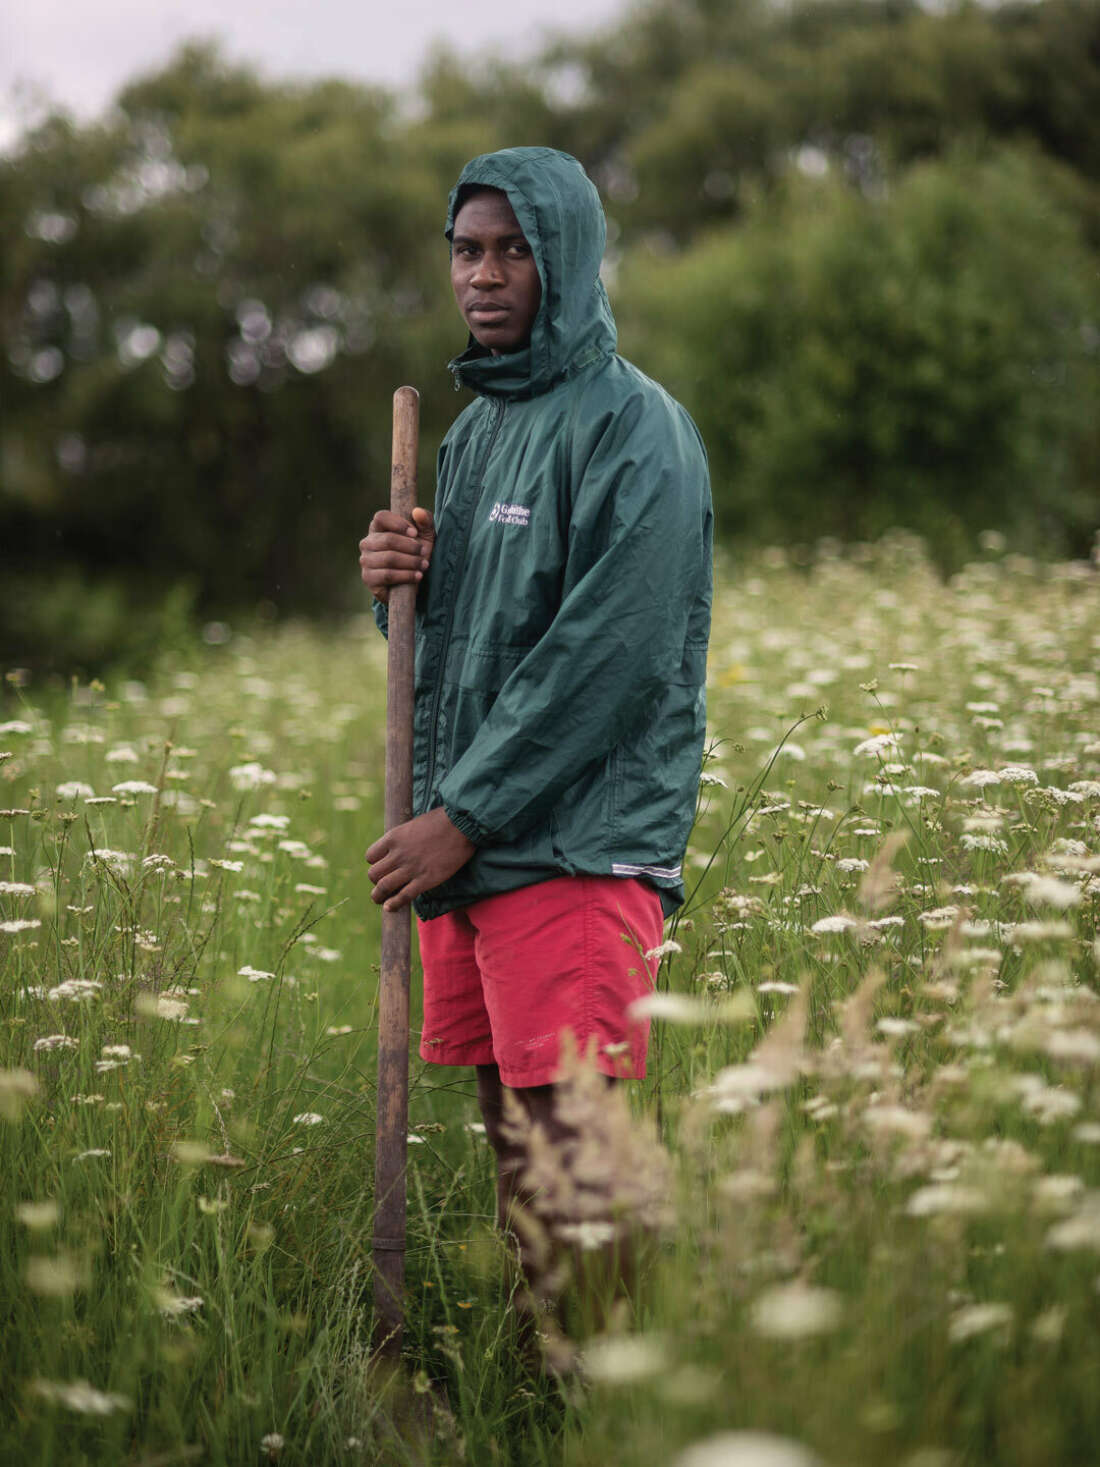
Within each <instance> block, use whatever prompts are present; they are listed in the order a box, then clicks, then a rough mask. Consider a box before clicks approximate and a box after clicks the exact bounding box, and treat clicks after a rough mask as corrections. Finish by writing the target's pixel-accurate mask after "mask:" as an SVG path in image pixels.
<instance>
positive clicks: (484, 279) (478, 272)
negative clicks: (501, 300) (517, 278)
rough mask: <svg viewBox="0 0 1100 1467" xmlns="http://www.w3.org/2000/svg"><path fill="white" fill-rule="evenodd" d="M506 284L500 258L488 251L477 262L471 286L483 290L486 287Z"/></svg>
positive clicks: (471, 278)
mask: <svg viewBox="0 0 1100 1467" xmlns="http://www.w3.org/2000/svg"><path fill="white" fill-rule="evenodd" d="M503 282H504V271H503V269H502V268H501V263H500V260H499V259H498V257H497V256H496V255H495V254H493V253H492V252H491V251H490V250H486V251H485V253H484V254H483V255H482V256H481V257H480V259H479V260H478V262H477V267H476V269H475V270H474V273H473V274H472V275H471V276H470V284H471V285H473V286H476V287H478V288H481V287H483V286H486V285H502V284H503Z"/></svg>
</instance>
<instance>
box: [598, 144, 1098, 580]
mask: <svg viewBox="0 0 1100 1467" xmlns="http://www.w3.org/2000/svg"><path fill="white" fill-rule="evenodd" d="M1048 167H1049V165H1048ZM1044 176H1045V170H1042V169H1040V168H1039V167H1038V166H1037V165H1036V164H1035V162H1034V161H1033V160H1032V159H1030V158H1028V157H1024V156H1019V155H1014V154H1003V155H1000V156H998V157H996V158H994V159H992V160H986V161H983V162H976V161H974V160H973V159H971V158H966V157H961V158H952V159H949V160H944V161H938V162H935V163H929V164H924V165H921V166H919V167H915V168H913V169H912V170H910V171H909V172H908V173H907V174H906V175H905V176H904V177H903V179H902V180H901V182H900V183H899V185H898V187H897V188H896V190H894V191H891V192H890V193H888V194H887V196H886V197H885V198H883V199H867V198H864V197H861V196H860V195H859V194H858V193H856V192H854V191H853V190H851V189H849V188H848V187H846V186H845V185H844V184H843V183H840V182H838V181H836V180H834V179H831V178H824V179H820V180H807V179H800V180H797V181H795V180H791V181H789V182H788V185H787V186H786V187H785V188H784V190H783V191H782V194H781V195H777V196H776V197H775V198H773V200H772V202H771V203H770V205H769V206H768V207H767V208H764V209H761V210H759V211H758V212H757V213H755V214H754V215H753V216H752V218H751V219H749V220H748V221H747V222H746V223H745V224H744V226H743V227H742V228H740V229H738V230H735V231H733V230H727V231H723V232H721V233H717V234H715V235H713V236H711V237H709V238H707V239H705V240H703V241H701V242H700V243H699V244H697V245H695V246H693V247H692V248H691V249H689V250H687V251H685V252H683V253H682V254H680V255H678V256H677V255H670V254H664V255H662V254H660V253H656V254H654V253H652V252H651V253H650V255H649V257H648V258H646V257H645V256H644V255H643V254H640V253H639V254H638V255H636V256H635V257H634V258H633V259H632V261H631V264H630V267H629V268H628V269H627V270H626V271H625V272H624V275H623V277H622V280H621V288H620V298H621V304H622V309H621V310H620V319H621V322H622V325H623V327H624V330H623V336H624V339H625V340H624V344H625V346H626V349H627V350H628V351H629V353H630V354H631V355H633V356H634V357H635V358H636V360H637V361H638V362H639V363H640V364H642V365H643V366H645V367H646V368H647V369H648V370H650V371H652V372H653V374H654V375H655V376H656V377H658V378H659V379H660V380H661V381H662V382H665V383H667V384H668V385H669V387H670V389H671V390H672V391H673V392H674V393H675V394H676V395H677V396H679V397H681V399H682V400H683V401H684V402H685V404H686V405H687V406H688V407H689V408H690V409H691V410H692V412H693V413H694V414H695V416H696V419H697V421H698V423H699V426H700V429H701V430H702V433H703V437H704V439H705V440H706V443H707V446H708V449H709V452H710V456H711V465H712V471H713V480H714V484H715V498H716V504H717V509H718V515H719V520H720V522H721V523H722V525H723V526H724V528H725V530H726V532H727V533H730V532H733V533H739V534H742V535H747V536H749V537H751V538H753V539H759V538H761V537H763V538H774V539H778V540H796V541H812V540H813V539H815V538H817V537H818V536H821V535H840V536H843V537H845V538H851V537H859V538H863V537H869V536H873V535H876V534H878V533H880V532H881V531H883V530H885V529H887V528H888V527H890V526H893V525H904V526H908V527H910V528H912V529H915V530H918V531H920V532H922V533H924V534H926V535H928V536H929V537H930V539H931V540H932V542H933V544H934V545H935V546H937V547H938V548H939V550H940V552H941V555H942V556H943V557H944V558H946V559H951V558H952V557H953V556H955V555H957V554H958V553H959V552H961V551H963V550H965V549H967V548H968V547H969V546H971V545H972V543H973V540H974V537H975V536H976V534H977V533H978V532H980V531H981V530H983V529H986V528H993V527H996V528H999V529H1007V530H1010V531H1011V532H1012V533H1014V534H1015V536H1016V537H1018V538H1019V539H1026V540H1027V542H1028V543H1029V544H1031V545H1032V546H1034V545H1036V544H1045V545H1048V546H1051V547H1056V548H1057V549H1059V550H1061V551H1074V552H1076V553H1078V554H1081V553H1086V552H1087V549H1088V545H1089V540H1090V537H1091V535H1092V533H1093V532H1094V530H1095V527H1096V523H1097V517H1098V516H1097V511H1098V507H1100V500H1098V496H1097V492H1096V485H1097V483H1098V481H1100V461H1098V453H1097V449H1098V440H1097V431H1096V415H1095V407H1096V403H1097V401H1098V393H1100V329H1098V324H1100V290H1098V289H1097V284H1096V276H1095V271H1094V269H1093V268H1092V265H1091V262H1090V258H1089V255H1088V252H1087V250H1086V248H1085V246H1084V244H1083V242H1082V240H1081V238H1080V229H1079V226H1078V225H1077V223H1076V221H1075V220H1074V218H1073V216H1072V215H1071V214H1070V213H1068V212H1067V211H1065V210H1064V209H1062V208H1060V207H1059V205H1058V204H1057V202H1056V201H1055V197H1054V196H1053V194H1052V192H1051V190H1050V189H1049V188H1048V187H1047V186H1046V184H1045V182H1044Z"/></svg>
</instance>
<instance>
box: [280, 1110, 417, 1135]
mask: <svg viewBox="0 0 1100 1467" xmlns="http://www.w3.org/2000/svg"><path fill="white" fill-rule="evenodd" d="M324 1119H325V1118H324V1116H323V1115H318V1113H317V1111H315V1110H303V1111H299V1113H298V1114H297V1115H296V1116H294V1117H293V1121H294V1124H295V1125H296V1126H319V1125H321V1124H322V1122H323V1121H324ZM416 1139H417V1140H418V1141H419V1140H421V1139H422V1138H421V1137H419V1136H417V1138H416Z"/></svg>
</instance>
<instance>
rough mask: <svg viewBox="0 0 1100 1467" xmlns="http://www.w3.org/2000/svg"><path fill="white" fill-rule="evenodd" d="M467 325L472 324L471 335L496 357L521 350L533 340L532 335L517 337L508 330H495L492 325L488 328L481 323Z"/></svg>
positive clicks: (479, 344)
mask: <svg viewBox="0 0 1100 1467" xmlns="http://www.w3.org/2000/svg"><path fill="white" fill-rule="evenodd" d="M467 325H469V326H470V335H471V336H472V337H473V338H474V340H475V341H476V342H477V344H478V346H483V347H484V348H485V350H486V351H488V352H491V353H492V354H493V356H495V357H500V356H506V355H507V353H508V352H513V351H520V350H522V348H523V347H525V346H526V345H527V343H528V342H529V341H530V340H531V337H530V335H527V336H521V337H515V336H512V335H510V334H509V333H508V332H507V331H496V330H493V328H492V327H490V328H489V329H488V330H486V329H485V327H484V326H483V325H481V324H480V323H478V324H477V325H476V326H475V325H470V323H469V322H467Z"/></svg>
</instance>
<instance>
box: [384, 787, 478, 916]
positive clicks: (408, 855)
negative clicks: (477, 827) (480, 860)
mask: <svg viewBox="0 0 1100 1467" xmlns="http://www.w3.org/2000/svg"><path fill="white" fill-rule="evenodd" d="M476 849H477V847H476V846H475V845H474V843H473V841H471V840H467V838H466V837H465V836H464V835H463V834H462V832H461V831H460V830H457V829H456V828H455V827H454V826H453V825H452V824H451V822H450V821H449V820H448V819H447V812H446V811H445V810H444V809H443V807H442V806H439V807H438V808H437V809H435V810H429V811H428V813H427V814H426V815H417V817H416V818H415V819H414V820H407V821H406V822H405V824H404V825H395V826H394V828H393V829H392V830H388V831H387V832H386V834H385V835H384V836H382V838H381V839H380V840H376V841H375V843H374V845H372V846H371V847H370V849H369V850H368V851H367V860H368V861H369V862H370V870H369V872H368V875H369V876H370V880H371V885H372V886H373V887H374V891H373V892H372V893H371V899H372V900H373V901H376V902H378V903H379V905H380V906H381V907H382V908H383V909H384V910H385V911H387V912H399V911H400V910H401V908H402V907H407V906H408V904H409V903H410V902H411V901H412V900H413V898H414V897H418V896H419V895H420V893H421V892H422V891H431V889H432V887H433V886H438V885H439V884H440V882H441V881H446V880H447V878H448V876H453V875H454V874H455V872H456V871H457V870H458V869H459V867H461V866H465V864H466V862H467V861H468V860H469V859H470V857H471V856H472V855H473V853H474V851H475V850H476Z"/></svg>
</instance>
